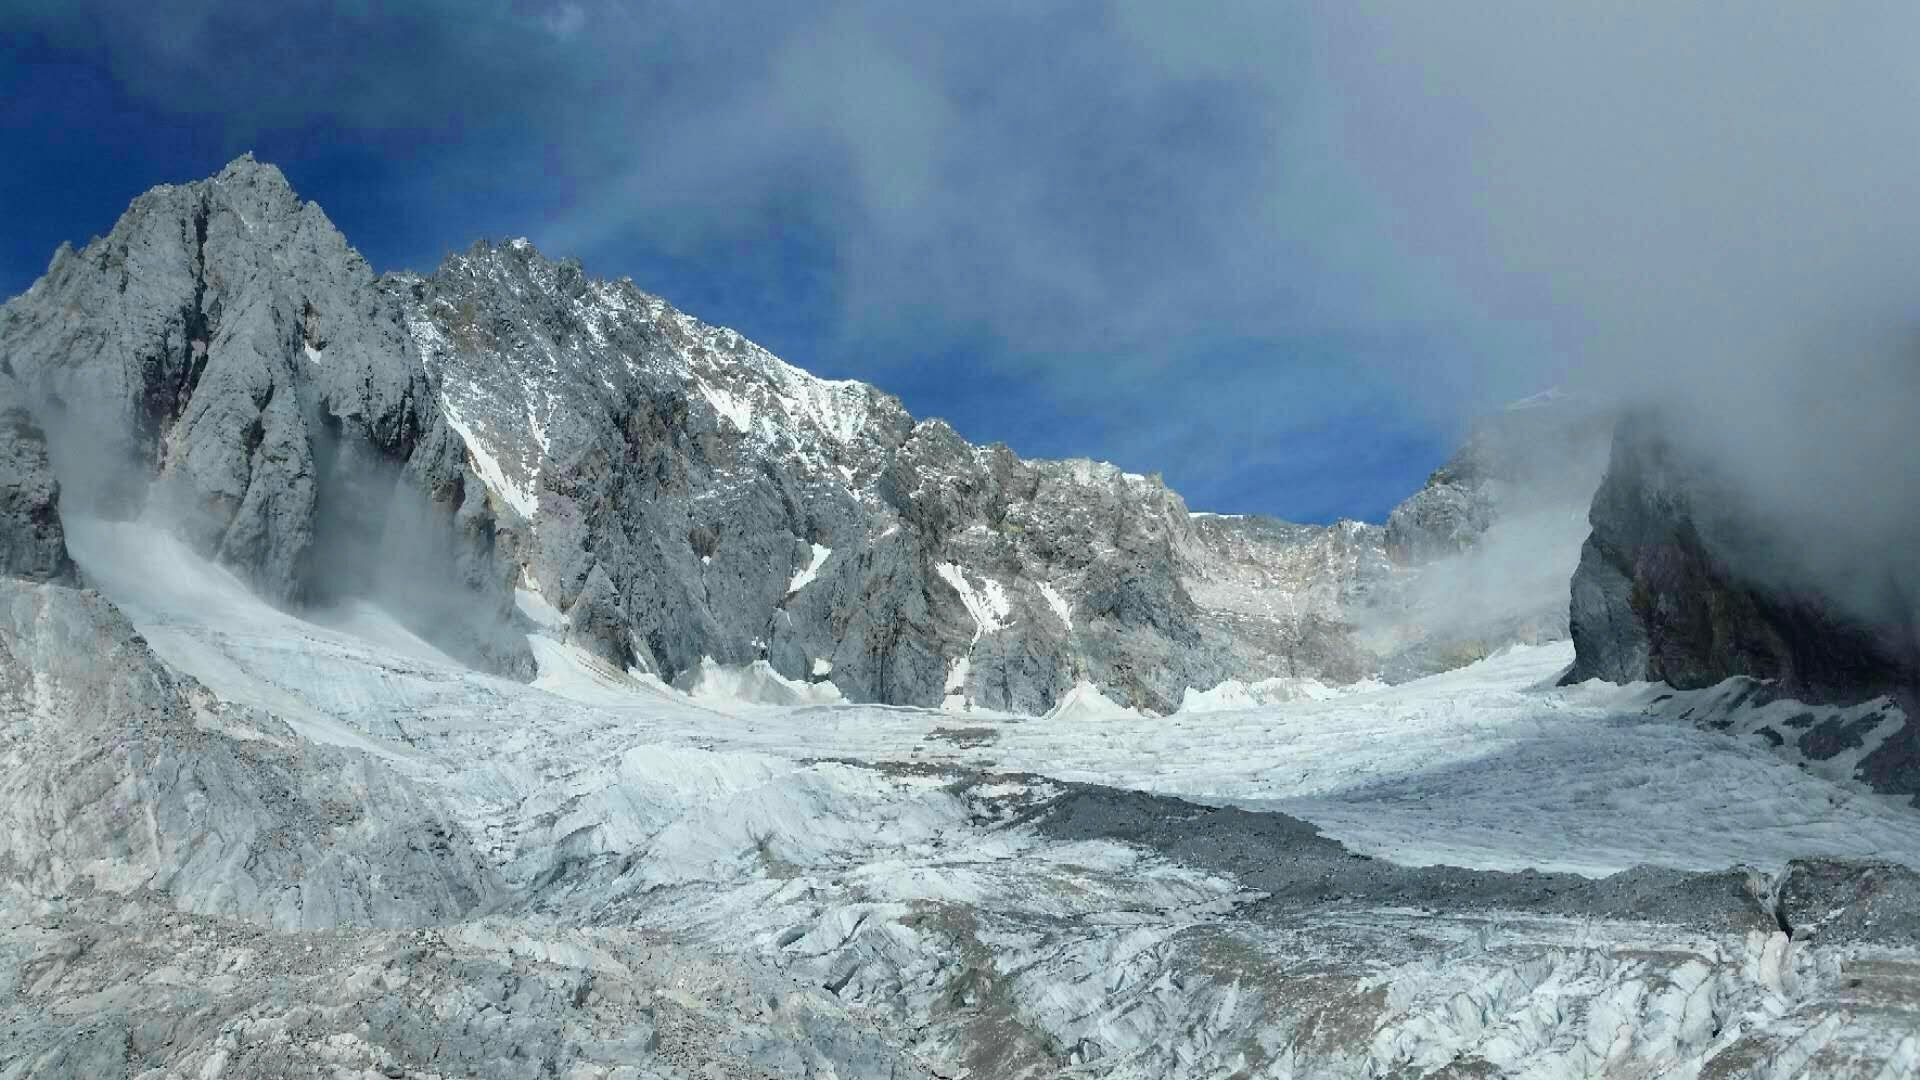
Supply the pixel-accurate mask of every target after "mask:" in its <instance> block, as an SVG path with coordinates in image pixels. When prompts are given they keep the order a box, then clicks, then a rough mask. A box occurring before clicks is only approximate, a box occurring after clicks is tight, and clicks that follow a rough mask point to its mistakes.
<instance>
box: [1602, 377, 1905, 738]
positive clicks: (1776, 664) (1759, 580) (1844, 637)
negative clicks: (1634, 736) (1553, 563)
mask: <svg viewBox="0 0 1920 1080" xmlns="http://www.w3.org/2000/svg"><path fill="white" fill-rule="evenodd" d="M1590 522H1591V525H1592V528H1593V532H1592V535H1591V536H1590V537H1589V538H1588V540H1587V543H1586V546H1585V548H1584V549H1583V550H1582V552H1581V558H1580V567H1579V570H1578V572H1577V573H1576V574H1575V575H1574V579H1573V586H1572V605H1571V621H1572V624H1573V639H1574V645H1575V648H1576V649H1577V650H1578V660H1577V661H1576V663H1575V665H1574V669H1573V672H1572V673H1571V677H1573V678H1576V679H1585V678H1601V679H1607V680H1609V681H1614V682H1625V681H1631V680H1636V679H1652V680H1658V681H1663V682H1667V683H1670V684H1672V685H1673V686H1676V687H1681V688H1695V687H1701V686H1710V685H1712V684H1714V683H1717V682H1719V681H1721V680H1723V679H1726V678H1730V677H1732V676H1735V675H1744V676H1748V677H1751V678H1754V679H1760V680H1767V681H1773V682H1775V683H1777V685H1778V686H1779V688H1780V689H1781V690H1782V691H1784V692H1788V693H1792V694H1795V695H1797V696H1804V697H1807V698H1809V699H1813V700H1831V699H1836V698H1847V697H1853V698H1856V699H1857V698H1859V697H1868V696H1873V695H1874V694H1878V693H1883V692H1886V691H1889V690H1901V689H1908V688H1912V687H1914V686H1915V685H1916V684H1920V643H1916V638H1915V634H1914V628H1913V627H1912V626H1911V625H1904V624H1900V623H1896V622H1892V621H1875V620H1870V619H1866V618H1862V617H1861V616H1860V615H1858V614H1856V613H1853V612H1850V611H1847V610H1844V609H1843V608H1842V606H1841V605H1839V604H1838V603H1836V602H1834V601H1832V600H1831V599H1828V598H1827V597H1824V596H1823V595H1821V594H1820V593H1819V592H1818V591H1816V590H1814V589H1811V588H1807V587H1794V586H1786V585H1781V584H1777V583H1776V582H1777V580H1778V579H1777V578H1775V579H1773V580H1771V581H1770V580H1769V579H1770V577H1771V575H1769V574H1768V572H1767V571H1768V569H1769V566H1770V564H1769V562H1768V561H1767V558H1768V556H1767V549H1768V548H1770V547H1771V546H1772V545H1773V543H1774V540H1773V537H1772V536H1771V535H1770V534H1771V533H1772V532H1774V531H1776V530H1775V529H1774V527H1773V526H1771V525H1770V523H1769V522H1768V521H1766V520H1763V519H1762V518H1761V517H1760V516H1759V515H1757V514H1756V513H1755V512H1754V511H1753V510H1752V508H1751V507H1750V506H1749V505H1748V503H1747V501H1746V500H1745V499H1744V498H1743V497H1742V496H1741V495H1740V493H1739V492H1737V491H1736V490H1734V489H1733V488H1732V487H1731V486H1729V485H1728V484H1727V483H1726V482H1725V481H1724V480H1723V479H1722V478H1721V477H1719V476H1718V475H1717V474H1716V472H1715V471H1714V470H1713V468H1712V467H1711V465H1710V464H1708V463H1707V462H1705V461H1703V460H1701V459H1700V458H1699V457H1698V456H1696V455H1692V454H1689V453H1688V452H1687V451H1686V450H1684V449H1683V448H1682V446H1681V444H1679V443H1678V442H1676V441H1675V440H1673V439H1671V438H1669V437H1668V436H1667V435H1666V434H1665V433H1664V431H1663V428H1662V421H1661V420H1660V419H1659V418H1658V417H1657V416H1655V415H1653V414H1636V415H1633V416H1630V417H1628V418H1626V419H1625V420H1623V421H1622V422H1621V424H1620V427H1619V431H1618V433H1617V435H1616V437H1615V440H1614V444H1613V461H1612V465H1611V467H1610V468H1609V469H1608V471H1607V475H1606V480H1605V482H1604V483H1602V484H1601V486H1600V490H1599V491H1598V493H1597V494H1596V495H1595V496H1594V501H1593V509H1592V512H1591V515H1590Z"/></svg>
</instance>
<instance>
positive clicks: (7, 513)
mask: <svg viewBox="0 0 1920 1080" xmlns="http://www.w3.org/2000/svg"><path fill="white" fill-rule="evenodd" d="M11 392H12V387H11V386H10V385H9V384H8V382H7V381H6V380H5V379H4V378H0V395H6V394H10V393H11ZM73 576H74V572H73V560H72V559H70V558H68V556H67V540H66V532H65V530H64V529H63V528H62V527H61V523H60V483H59V481H57V480H55V479H54V477H53V469H52V466H51V465H49V464H48V462H47V440H46V436H45V435H44V434H43V433H42V432H41V431H40V428H39V427H38V426H37V425H36V424H35V423H34V422H33V416H32V415H31V414H30V413H28V412H27V410H26V409H24V408H22V407H20V406H19V405H17V404H10V403H9V404H4V405H0V577H19V578H26V579H27V580H29V581H58V582H71V581H72V580H73Z"/></svg>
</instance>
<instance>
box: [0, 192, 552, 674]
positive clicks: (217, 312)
mask: <svg viewBox="0 0 1920 1080" xmlns="http://www.w3.org/2000/svg"><path fill="white" fill-rule="evenodd" d="M372 281H373V275H372V273H371V271H370V270H369V269H368V267H367V265H366V263H365V262H364V261H363V260H362V259H361V258H360V257H359V255H358V254H356V253H355V252H354V251H353V250H352V249H351V248H350V247H348V246H347V243H346V241H345V239H344V238H342V237H341V236H340V234H339V232H338V231H337V230H335V229H334V228H333V225H332V223H331V222H329V221H328V220H327V217H326V215H325V214H324V213H322V212H321V210H320V208H319V207H318V206H317V205H314V204H312V203H305V202H302V201H301V200H300V199H299V198H298V197H297V196H296V195H295V194H294V193H293V191H292V189H290V188H289V187H288V186H287V183H286V180H285V178H284V177H283V176H281V174H280V172H279V170H277V169H275V168H273V167H272V166H269V165H263V164H260V163H257V162H255V161H253V160H252V158H251V157H246V158H242V159H240V160H238V161H235V162H234V163H233V164H232V165H229V166H228V167H227V168H226V169H225V170H223V171H222V172H221V173H220V174H219V175H218V176H215V177H213V178H212V179H209V180H205V181H201V182H198V183H193V184H187V185H183V186H177V187H176V186H168V187H159V188H155V189H154V190H152V191H150V192H148V193H146V194H145V195H142V196H140V197H139V198H138V199H136V200H134V203H133V205H132V206H131V207H130V208H129V209H128V211H127V212H126V214H125V215H124V216H123V217H122V218H121V219H120V221H119V223H118V224H117V225H115V227H114V229H113V231H112V232H111V233H110V234H109V235H108V236H107V237H105V238H104V239H97V240H95V241H93V242H92V243H90V244H89V245H87V247H86V249H85V250H83V251H79V252H74V251H72V250H70V249H68V248H65V247H62V248H61V250H60V251H59V252H58V253H56V254H55V256H54V259H53V263H52V265H51V266H49V267H48V269H47V273H46V276H45V277H43V278H42V279H41V280H40V281H38V282H36V283H35V284H34V286H33V287H32V288H31V289H29V290H28V291H27V292H26V293H25V294H23V295H22V296H20V297H17V298H15V299H14V300H12V301H10V302H9V303H8V304H7V305H6V306H5V307H4V308H0V368H4V369H6V370H8V371H10V372H12V373H13V375H14V377H15V379H16V381H17V383H18V385H19V389H20V394H21V397H22V398H23V399H24V400H25V402H26V403H27V404H28V406H29V407H30V408H32V409H33V410H34V411H35V413H36V414H37V416H38V418H39V420H40V422H41V424H42V425H43V426H44V427H45V428H46V429H47V430H48V433H49V434H50V435H51V436H52V439H53V446H52V449H53V463H54V465H55V467H56V468H57V469H58V471H59V472H60V474H61V476H62V479H63V480H64V481H65V491H66V493H67V497H68V500H69V502H68V506H67V510H68V512H69V513H75V512H78V513H84V514H91V515H101V516H109V517H127V516H133V515H135V514H139V513H142V512H147V513H151V514H153V515H155V516H158V517H162V518H164V519H166V520H167V521H169V522H170V523H171V524H172V525H173V527H174V528H176V529H177V530H178V531H179V532H181V533H182V534H184V535H185V536H187V537H189V538H190V539H191V540H192V542H193V543H194V544H195V545H196V546H197V547H198V548H200V549H201V550H202V551H204V552H206V553H208V554H210V555H214V556H216V557H217V558H218V559H219V560H220V561H221V562H223V563H225V564H226V565H228V566H230V567H232V568H234V569H236V570H237V571H239V572H241V573H242V574H243V575H245V576H246V577H248V578H249V579H250V580H251V581H252V582H253V583H254V585H255V587H256V588H257V589H258V590H259V591H260V592H261V593H262V594H263V595H265V596H268V597H270V598H272V599H273V600H275V601H276V602H280V603H293V604H300V603H313V604H324V603H328V602H331V601H333V600H336V599H339V598H340V597H341V596H343V595H371V596H376V597H378V598H380V599H382V600H383V601H384V602H386V604H387V605H388V606H389V607H391V608H393V609H394V610H395V611H396V612H397V613H399V614H401V615H403V616H404V617H409V618H412V619H413V620H414V621H416V622H417V623H418V624H419V625H420V627H421V629H422V631H423V632H425V633H426V634H427V636H429V637H432V638H435V639H437V640H439V641H440V642H441V643H442V644H443V646H445V647H448V648H450V649H452V650H454V651H456V652H457V653H459V654H461V655H464V656H466V657H467V658H469V659H470V660H472V661H473V662H475V663H477V664H481V665H484V666H487V667H490V668H493V669H495V670H500V671H504V672H511V673H518V674H525V673H528V672H530V671H531V662H530V658H529V657H528V656H527V655H526V653H525V649H524V644H523V643H520V642H518V641H517V639H515V638H513V637H511V636H509V635H502V634H491V633H480V634H476V633H474V632H472V631H471V630H470V629H468V628H470V627H474V626H490V625H497V624H499V623H500V622H501V621H502V620H503V619H504V617H505V615H506V613H507V612H508V611H509V601H510V598H509V595H508V592H507V579H508V572H507V571H505V570H504V569H503V568H502V566H503V564H502V563H501V562H500V561H499V560H498V559H497V558H496V556H495V552H494V550H493V523H492V520H491V518H490V516H489V515H488V514H487V512H486V511H485V507H484V500H481V499H479V498H473V499H469V498H468V497H467V496H468V493H469V492H470V491H471V492H474V493H476V494H477V492H478V491H479V489H480V484H479V481H478V479H477V478H476V477H474V476H473V475H472V474H471V473H470V472H469V471H468V470H467V467H466V459H465V450H464V447H462V445H461V444H460V443H459V441H458V440H457V439H456V438H455V437H454V436H453V435H452V434H451V432H450V431H449V430H448V429H447V427H446V425H445V423H444V422H443V420H442V419H441V417H440V415H439V413H438V410H437V405H436V401H437V396H436V395H435V394H434V393H433V392H432V390H431V388H430V385H429V382H428V377H427V373H426V370H425V368H424V366H423V365H422V364H421V363H420V360H419V356H418V353H417V352H416V351H415V350H414V349H413V348H412V345H411V342H410V340H409V338H408V336H407V334H406V331H405V324H404V320H403V318H402V317H401V314H400V312H399V310H398V309H396V308H395V307H394V306H393V305H391V304H390V303H388V302H387V301H386V300H385V298H384V296H383V294H382V293H380V292H379V291H378V290H376V289H374V288H372V287H371V286H372ZM475 613H484V614H488V615H490V616H491V618H490V619H489V618H475V617H474V616H475Z"/></svg>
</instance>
